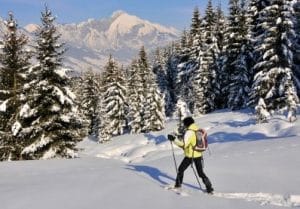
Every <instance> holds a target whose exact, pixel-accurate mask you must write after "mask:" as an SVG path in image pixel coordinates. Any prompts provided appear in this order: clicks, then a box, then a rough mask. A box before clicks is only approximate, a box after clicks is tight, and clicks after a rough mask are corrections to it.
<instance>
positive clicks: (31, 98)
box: [16, 7, 81, 159]
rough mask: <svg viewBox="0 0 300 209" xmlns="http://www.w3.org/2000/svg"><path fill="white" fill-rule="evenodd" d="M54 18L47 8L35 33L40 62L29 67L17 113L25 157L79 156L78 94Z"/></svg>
mask: <svg viewBox="0 0 300 209" xmlns="http://www.w3.org/2000/svg"><path fill="white" fill-rule="evenodd" d="M54 21H55V18H54V17H53V16H52V12H51V11H50V10H49V9H48V8H47V7H45V10H44V11H43V12H42V18H41V22H42V25H41V27H40V29H39V30H38V32H37V33H36V43H37V45H36V54H37V55H36V60H37V65H36V66H33V67H32V68H31V69H30V81H28V83H26V85H25V91H26V96H25V99H24V101H23V104H22V108H21V110H20V112H19V113H18V117H19V121H18V123H19V124H20V126H21V127H20V129H19V132H18V138H19V139H20V140H22V141H24V148H23V150H22V152H21V155H22V159H49V158H55V157H65V158H73V157H76V156H77V154H76V150H77V149H76V147H75V146H76V143H77V142H78V141H79V140H80V139H81V136H80V132H79V128H80V126H81V121H80V119H79V118H78V115H77V114H78V111H77V107H76V106H75V102H74V100H75V95H74V94H73V93H72V92H71V90H70V87H71V83H70V81H71V80H70V78H69V76H68V75H67V72H68V70H67V69H65V68H63V67H62V65H63V63H62V59H63V57H62V55H63V53H64V51H65V50H64V49H63V44H61V43H59V38H60V35H59V34H58V33H57V29H56V27H55V24H54ZM16 125H17V124H16ZM16 132H17V131H16Z"/></svg>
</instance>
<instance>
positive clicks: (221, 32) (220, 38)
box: [213, 4, 227, 109]
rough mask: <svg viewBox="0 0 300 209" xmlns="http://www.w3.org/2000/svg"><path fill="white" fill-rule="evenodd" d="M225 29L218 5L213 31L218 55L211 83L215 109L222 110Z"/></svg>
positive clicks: (224, 20)
mask: <svg viewBox="0 0 300 209" xmlns="http://www.w3.org/2000/svg"><path fill="white" fill-rule="evenodd" d="M226 29H227V21H226V18H225V16H224V12H223V11H222V8H221V5H220V4H219V5H218V8H217V12H216V29H215V36H216V38H217V43H218V48H219V54H218V55H217V58H216V60H215V63H214V65H215V71H216V75H215V76H216V77H215V81H214V83H213V88H214V92H215V94H216V96H215V101H214V103H215V107H216V108H217V109H218V108H222V107H224V101H225V100H224V97H223V95H222V89H223V88H224V86H223V85H224V83H223V77H224V75H223V74H224V73H223V71H222V70H223V59H222V58H223V56H224V44H225V31H226Z"/></svg>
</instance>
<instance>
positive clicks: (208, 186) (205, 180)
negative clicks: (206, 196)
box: [194, 157, 214, 193]
mask: <svg viewBox="0 0 300 209" xmlns="http://www.w3.org/2000/svg"><path fill="white" fill-rule="evenodd" d="M194 162H195V165H196V169H197V172H198V175H199V177H200V178H202V181H203V183H204V184H205V187H206V191H207V192H209V193H210V192H212V191H214V189H213V187H212V185H211V182H210V180H209V178H208V177H207V176H206V175H205V173H204V171H203V165H202V157H199V158H195V159H194Z"/></svg>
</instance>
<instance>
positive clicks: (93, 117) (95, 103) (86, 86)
mask: <svg viewBox="0 0 300 209" xmlns="http://www.w3.org/2000/svg"><path fill="white" fill-rule="evenodd" d="M81 88H82V89H81V93H82V94H81V97H82V101H81V108H82V109H83V112H84V115H85V118H87V121H88V134H89V135H92V136H94V137H95V138H98V136H99V133H98V131H99V125H100V121H99V103H100V101H99V99H100V86H99V83H98V79H97V75H95V73H94V72H93V71H92V70H91V69H89V70H88V71H87V72H85V73H84V75H83V81H82V86H81Z"/></svg>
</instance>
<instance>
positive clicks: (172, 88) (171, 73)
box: [164, 46, 181, 116]
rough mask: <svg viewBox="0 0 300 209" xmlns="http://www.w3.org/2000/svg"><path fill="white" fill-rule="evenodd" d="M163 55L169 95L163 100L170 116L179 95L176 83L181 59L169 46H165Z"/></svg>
mask: <svg viewBox="0 0 300 209" xmlns="http://www.w3.org/2000/svg"><path fill="white" fill-rule="evenodd" d="M164 57H165V59H166V64H165V68H166V81H167V88H168V92H169V95H170V96H169V97H167V98H166V99H168V100H165V105H166V106H165V110H166V115H167V116H172V115H173V113H174V112H175V109H176V102H177V100H178V97H180V85H179V83H178V68H177V67H178V64H179V62H180V59H181V55H179V52H177V51H176V50H174V49H172V47H171V46H169V47H167V48H165V50H164Z"/></svg>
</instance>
